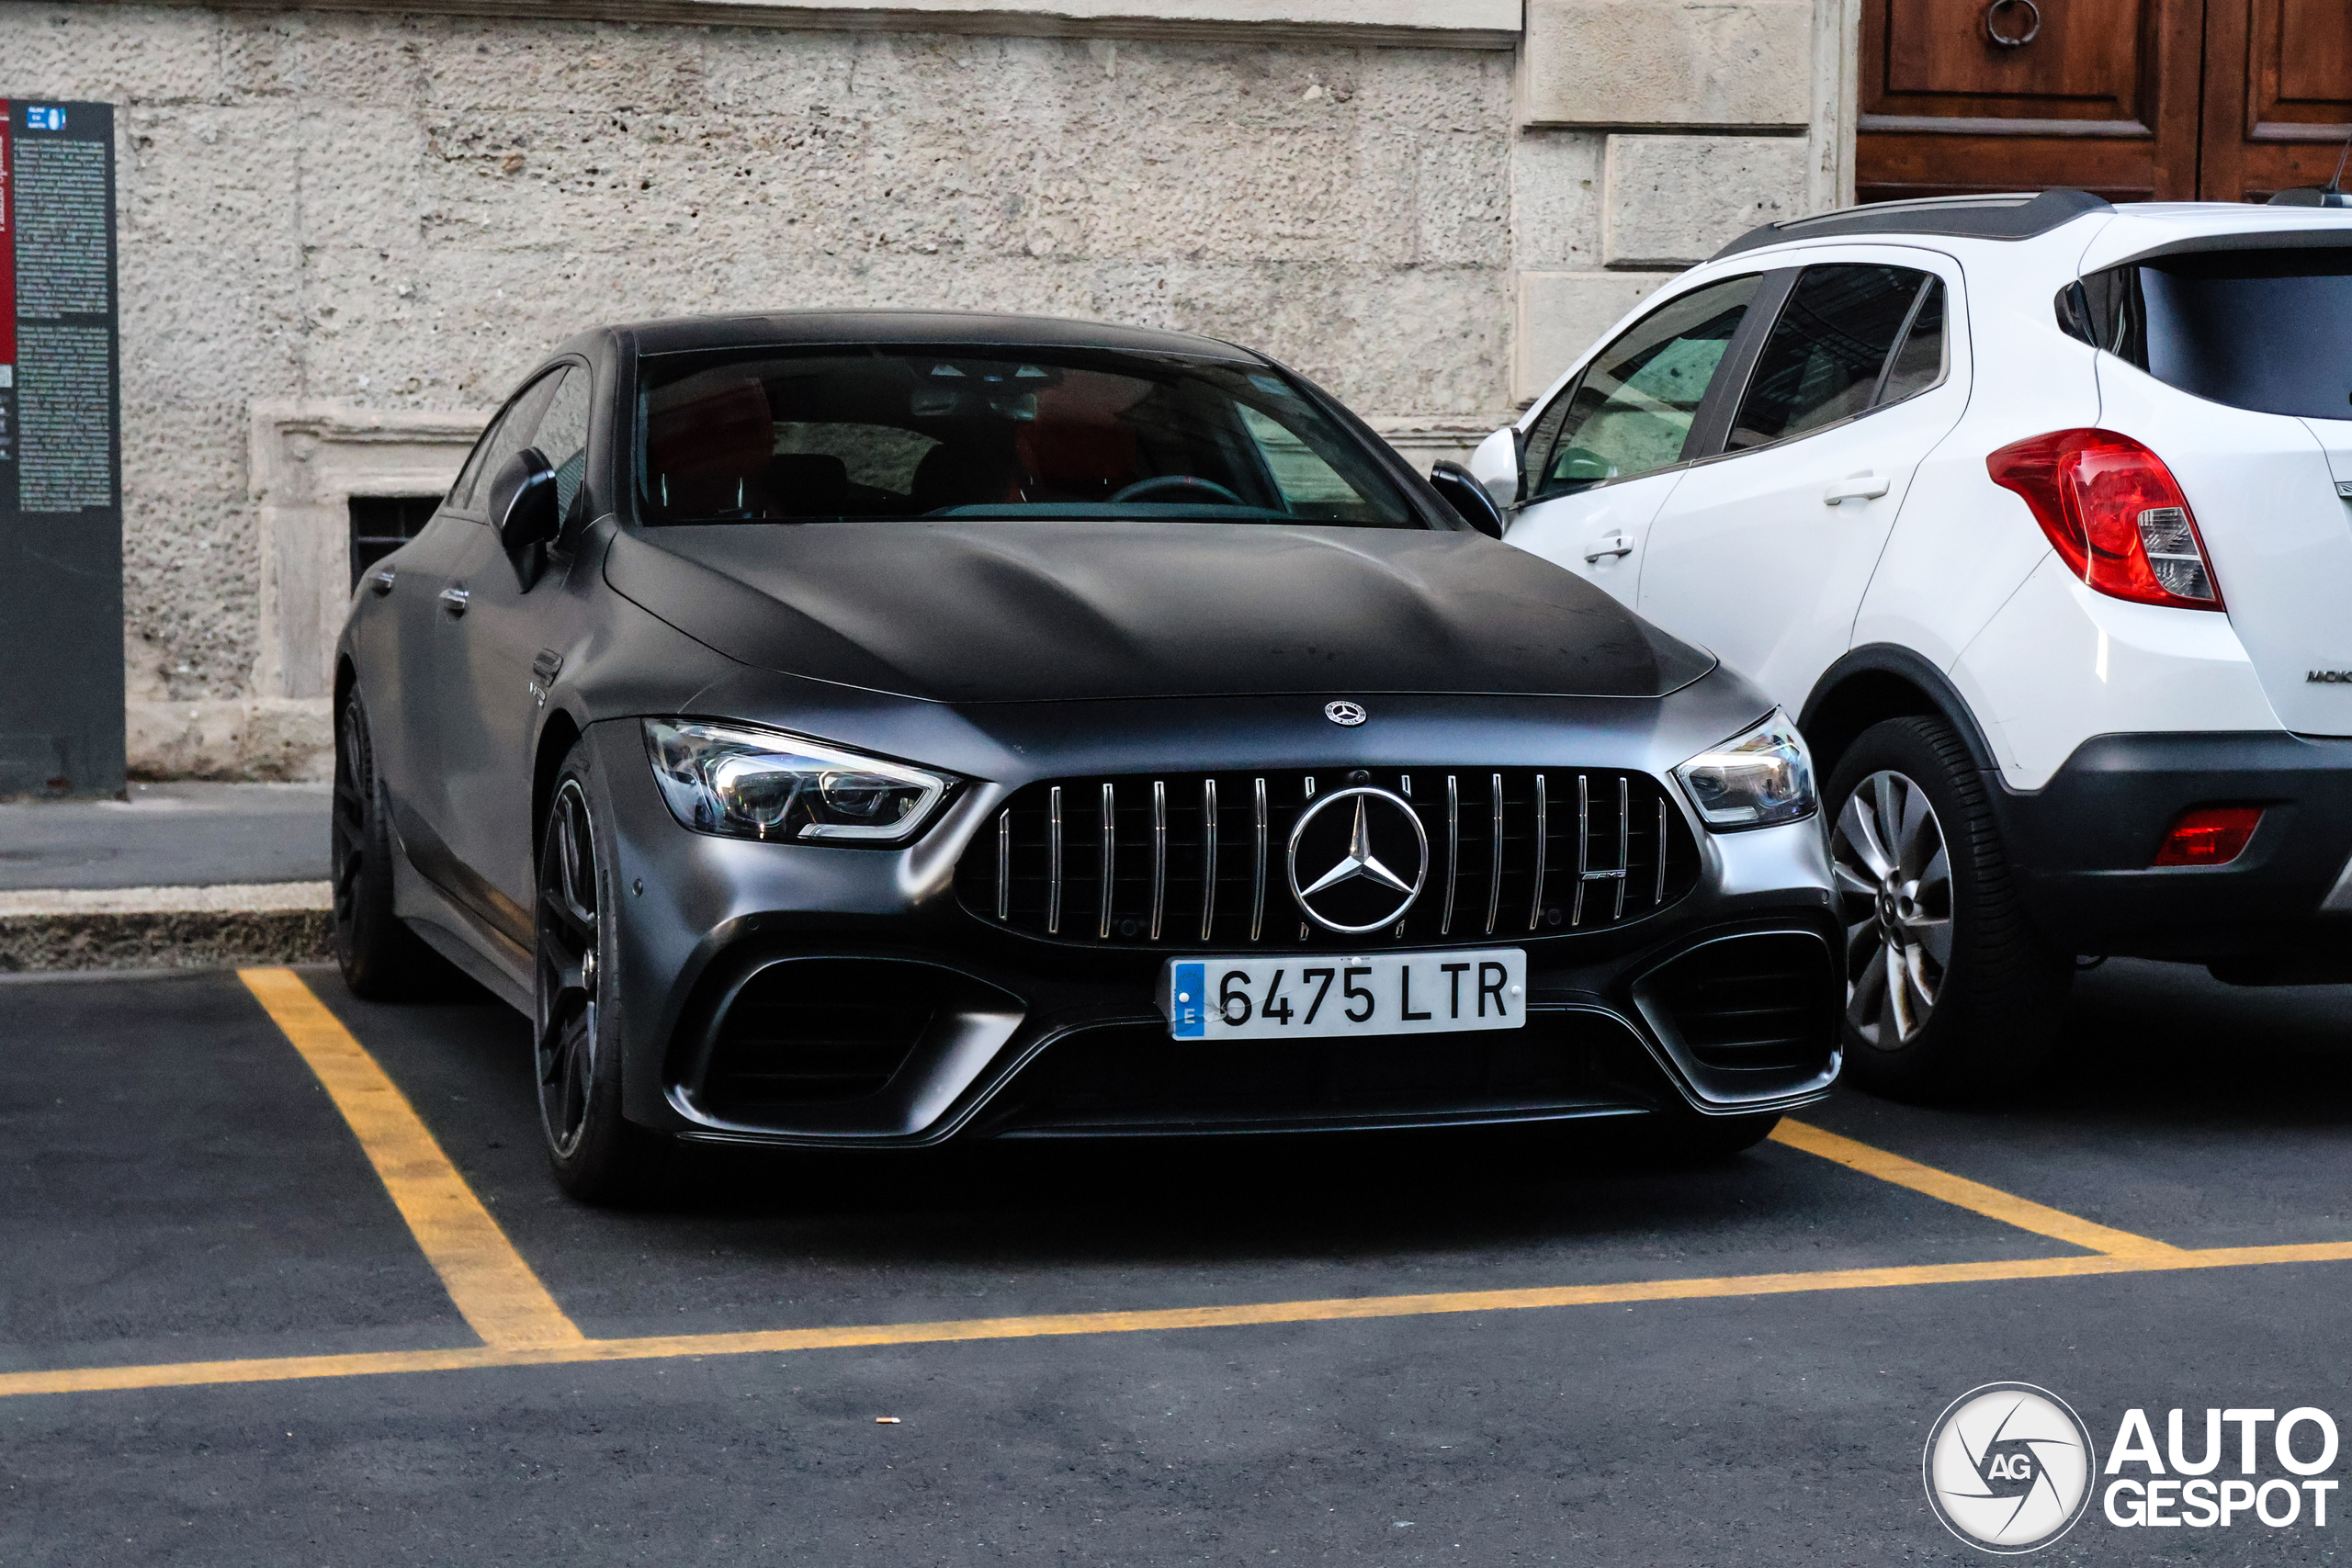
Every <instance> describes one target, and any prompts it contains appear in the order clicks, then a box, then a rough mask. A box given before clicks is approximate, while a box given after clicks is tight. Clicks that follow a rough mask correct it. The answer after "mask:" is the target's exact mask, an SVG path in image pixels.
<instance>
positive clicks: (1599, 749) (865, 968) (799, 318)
mask: <svg viewBox="0 0 2352 1568" xmlns="http://www.w3.org/2000/svg"><path fill="white" fill-rule="evenodd" d="M1499 531H1500V518H1499V516H1498V515H1497V514H1496V513H1494V511H1493V509H1492V503H1491V502H1489V501H1487V497H1486V494H1485V491H1483V490H1482V489H1481V488H1480V487H1478V486H1477V485H1476V483H1475V482H1473V481H1471V480H1470V479H1468V478H1467V476H1466V474H1464V473H1463V472H1462V471H1460V470H1458V469H1455V468H1452V467H1451V466H1450V465H1440V466H1439V468H1438V470H1437V472H1436V473H1435V474H1434V475H1433V476H1432V478H1431V479H1423V478H1421V477H1420V476H1419V475H1418V474H1416V473H1415V472H1414V471H1413V470H1412V469H1411V468H1408V467H1407V466H1406V465H1405V464H1404V463H1403V462H1402V460H1401V459H1399V458H1398V457H1397V455H1396V453H1395V452H1394V451H1392V450H1391V449H1390V448H1389V447H1388V446H1385V444H1384V443H1382V442H1381V441H1380V439H1379V438H1378V437H1377V436H1375V435H1374V434H1373V433H1372V432H1371V431H1370V430H1368V429H1367V428H1366V427H1365V426H1364V425H1363V423H1361V422H1359V421H1358V420H1356V419H1355V418H1354V417H1353V416H1352V415H1351V414H1350V413H1349V412H1347V411H1346V410H1345V409H1344V408H1342V407H1340V404H1339V403H1338V402H1336V401H1335V400H1332V399H1331V398H1330V397H1329V396H1328V395H1326V394H1325V393H1323V392H1322V391H1320V390H1318V389H1317V388H1315V387H1314V386H1312V385H1310V384H1309V383H1307V382H1306V381H1305V380H1302V379H1301V378H1298V377H1297V376H1295V375H1293V374H1292V373H1291V372H1289V371H1287V370H1285V369H1283V367H1281V366H1279V365H1276V364H1274V363H1272V361H1270V360H1268V359H1266V358H1264V357H1262V356H1261V355H1256V354H1253V353H1250V352H1248V351H1246V350H1243V349H1238V348H1235V347H1232V346H1230V345H1228V344H1222V343H1216V342H1211V341H1208V340H1205V339H1202V338H1196V337H1187V336H1182V335H1178V334H1174V333H1158V332H1143V331H1130V330H1125V329H1120V328H1114V327H1104V326H1092V325H1080V324H1076V323H1071V322H1066V321H1038V320H1027V319H1019V318H1012V317H994V316H959V315H928V314H916V313H910V312H844V313H818V312H808V313H786V314H777V315H767V316H737V317H729V318H724V319H706V320H692V321H662V322H655V323H650V324H643V325H637V326H622V327H613V328H607V329H605V330H601V331H596V332H591V333H583V334H582V335H581V336H579V337H576V338H574V339H572V340H571V341H570V342H569V343H566V344H563V346H562V347H561V348H560V349H559V350H558V351H557V352H556V354H555V355H553V357H551V358H550V359H549V360H548V362H547V363H546V365H545V366H543V367H541V368H540V369H539V370H538V371H537V372H536V373H534V374H533V375H532V376H531V378H529V380H527V381H526V382H525V383H524V385H523V387H522V389H521V390H519V391H518V392H516V393H515V396H514V398H513V399H512V400H509V401H508V403H507V404H506V406H505V408H504V409H503V411H502V412H500V413H499V415H498V417H497V418H496V419H495V420H493V421H492V423H491V425H490V427H489V429H488V431H487V432H486V433H485V434H483V436H482V438H481V444H480V446H477V447H476V448H475V450H474V452H473V455H472V456H471V457H469V459H468V460H467V463H466V465H465V468H464V471H463V472H462V473H461V474H460V475H459V476H458V480H457V483H456V484H455V486H454V487H452V489H451V490H450V491H449V494H448V497H447V501H446V502H444V503H443V504H442V505H441V507H440V509H439V510H438V512H437V513H435V515H434V517H433V520H432V522H431V523H430V524H429V525H427V526H426V527H425V528H424V531H423V532H422V533H420V534H419V535H418V536H416V537H415V538H414V539H413V540H411V541H410V542H409V543H408V544H406V545H405V546H403V547H401V548H400V549H399V550H397V551H396V552H395V553H393V554H392V555H390V556H389V557H387V558H383V559H382V560H381V561H379V562H377V563H374V564H372V565H370V566H368V568H367V569H366V570H365V572H364V575H363V577H362V580H361V581H360V582H359V584H358V585H357V589H356V593H355V596H354V600H353V604H352V610H351V615H350V619H349V622H348V624H347V625H346V626H345V630H344V632H343V636H342V638H341V642H340V645H339V648H338V652H337V656H336V666H335V672H334V693H335V701H336V714H337V723H338V739H339V742H340V745H339V761H338V771H337V774H336V790H335V813H334V868H335V869H334V886H335V930H336V937H337V943H338V948H339V951H340V954H341V959H342V966H343V972H344V976H345V979H346V980H347V981H348V982H349V983H350V985H351V986H352V987H353V988H354V989H355V990H356V991H357V992H359V993H360V994H362V995H365V996H375V997H386V996H393V995H398V994H400V993H401V992H403V991H405V990H411V989H413V988H415V987H418V986H420V985H421V984H422V982H423V979H424V976H426V975H428V974H429V973H430V972H431V971H433V970H435V968H437V967H438V960H436V959H435V956H434V954H435V953H438V954H439V955H440V959H445V960H447V961H448V962H451V963H454V964H457V965H458V967H459V968H461V969H463V970H464V971H466V972H467V973H469V974H470V975H471V976H474V977H475V979H477V980H478V981H480V982H481V984H482V985H484V986H486V987H489V988H490V989H491V990H492V991H493V992H495V993H496V994H497V995H499V996H501V997H503V998H505V999H506V1000H507V1001H508V1002H509V1003H511V1004H512V1005H514V1006H515V1008H517V1009H519V1010H523V1011H524V1012H525V1013H526V1014H527V1015H528V1016H529V1017H530V1019H531V1020H532V1021H533V1026H534V1030H535V1036H534V1037H535V1040H536V1043H537V1063H536V1073H537V1084H538V1096H539V1103H540V1107H541V1111H542V1119H543V1122H544V1125H545V1130H546V1134H547V1143H548V1153H549V1156H550V1157H551V1159H552V1161H553V1165H554V1169H555V1174H556V1176H557V1179H559V1180H560V1182H561V1183H562V1185H563V1186H564V1187H565V1188H567V1189H568V1190H571V1191H572V1192H574V1193H576V1194H579V1195H581V1196H583V1197H587V1198H591V1199H605V1198H611V1197H616V1196H618V1195H621V1194H624V1193H626V1192H627V1191H628V1190H631V1189H632V1188H634V1187H635V1186H637V1185H638V1184H639V1182H640V1181H641V1180H642V1179H644V1177H645V1175H646V1173H647V1171H648V1169H649V1167H650V1162H651V1159H652V1157H653V1156H659V1155H661V1154H662V1151H663V1146H664V1145H666V1144H668V1143H670V1142H671V1141H673V1140H695V1141H703V1142H709V1143H725V1144H739V1145H743V1144H750V1145H802V1146H807V1145H858V1146H865V1147H876V1148H882V1147H915V1146H921V1145H934V1144H940V1143H942V1142H944V1141H947V1140H951V1139H952V1140H959V1141H960V1140H972V1139H989V1138H1057V1137H1107V1136H1118V1135H1136V1134H1236V1133H1268V1132H1281V1133H1304V1132H1317V1131H1338V1130H1342V1129H1367V1128H1412V1127H1435V1126H1447V1125H1461V1124H1468V1123H1501V1122H1578V1121H1581V1122H1608V1123H1611V1124H1613V1125H1616V1126H1618V1127H1620V1128H1621V1129H1623V1135H1624V1136H1625V1137H1626V1138H1628V1139H1630V1140H1631V1141H1632V1142H1633V1143H1634V1145H1641V1144H1643V1143H1645V1142H1654V1143H1655V1144H1656V1145H1657V1146H1659V1147H1660V1148H1663V1149H1672V1150H1674V1151H1676V1152H1678V1153H1682V1154H1690V1153H1693V1152H1698V1153H1705V1152H1713V1151H1722V1150H1728V1149H1733V1148H1738V1147H1744V1146H1746V1145H1749V1144H1752V1143H1753V1142H1755V1141H1756V1140H1757V1139H1758V1138H1760V1137H1762V1136H1763V1135H1764V1134H1765V1133H1767V1132H1768V1131H1770V1128H1771V1126H1772V1123H1773V1122H1774V1120H1775V1118H1776V1117H1777V1116H1778V1115H1779V1113H1780V1112H1781V1111H1784V1110H1786V1109H1789V1108H1791V1107H1793V1106H1796V1105H1800V1104H1803V1103H1805V1102H1806V1101H1808V1100H1814V1099H1816V1098H1818V1097H1819V1096H1821V1095H1822V1094H1824V1093H1825V1092H1826V1091H1827V1089H1828V1088H1829V1086H1830V1084H1831V1082H1832V1080H1833V1079H1834V1077H1836V1075H1837V1072H1838V1064H1839V1056H1838V1019H1839V1016H1840V1012H1841V1010H1842V1008H1843V1004H1844V989H1843V985H1842V980H1841V975H1842V969H1841V966H1840V963H1839V951H1840V950H1839V944H1840V943H1841V942H1842V940H1843V936H1842V931H1841V929H1840V928H1839V926H1838V924H1837V920H1836V916H1835V913H1834V907H1833V906H1834V898H1833V894H1832V886H1831V881H1830V872H1829V866H1828V863H1827V857H1826V852H1825V848H1824V839H1823V834H1822V830H1821V826H1820V823H1819V821H1818V819H1817V817H1816V815H1815V793H1814V781H1813V778H1812V773H1811V764H1810V762H1809V761H1808V760H1807V757H1806V754H1805V750H1804V743H1803V741H1802V740H1800V739H1799V738H1798V736H1797V734H1796V733H1795V731H1794V729H1793V728H1792V726H1791V725H1790V723H1789V721H1788V719H1787V718H1786V716H1783V715H1782V714H1781V713H1779V712H1777V711H1775V709H1774V708H1773V706H1772V704H1771V702H1770V700H1769V699H1768V698H1766V697H1765V696H1763V695H1762V694H1760V693H1759V692H1758V690H1757V688H1756V687H1754V686H1753V685H1750V684H1749V683H1748V682H1747V681H1746V680H1744V679H1742V678H1740V677H1739V676H1737V675H1736V674H1734V673H1732V672H1731V671H1727V670H1724V669H1723V668H1722V667H1720V666H1719V665H1718V664H1717V663H1716V661H1715V660H1713V658H1712V657H1711V656H1709V655H1708V654H1706V653H1704V652H1702V651H1700V650H1698V649H1693V648H1691V647H1689V646H1686V645H1684V644H1682V643H1679V642H1677V641H1675V640H1674V639H1672V638H1671V637H1667V636H1665V635H1663V634H1661V633H1659V632H1657V630H1655V629H1653V628H1652V627H1650V626H1647V625H1645V623H1644V622H1643V621H1641V620H1640V619H1639V618H1638V617H1636V616H1635V615H1633V614H1632V613H1631V612H1630V611H1628V610H1626V609H1625V608H1624V607H1623V606H1622V605H1621V604H1618V603H1617V602H1616V601H1615V600H1613V599H1611V597H1610V596H1609V595H1608V594H1607V593H1605V592H1602V591H1601V590H1600V589H1598V588H1595V587H1593V586H1592V585H1591V584H1590V583H1589V582H1587V581H1584V580H1582V579H1581V578H1578V577H1577V576H1575V575H1574V574H1572V573H1570V572H1567V571H1565V570H1561V569H1560V568H1558V567H1556V566H1553V565H1550V564H1548V563H1546V562H1544V561H1542V560H1539V559H1537V558H1534V557H1532V556H1530V555H1528V554H1527V553H1526V552H1524V551H1522V550H1515V549H1512V548H1510V547H1507V546H1505V545H1503V544H1502V543H1500V542H1499V540H1498V539H1497V538H1495V537H1492V536H1491V535H1494V534H1498V533H1499ZM1894 826H1895V827H1896V828H1899V825H1894ZM1891 830H1893V829H1891Z"/></svg>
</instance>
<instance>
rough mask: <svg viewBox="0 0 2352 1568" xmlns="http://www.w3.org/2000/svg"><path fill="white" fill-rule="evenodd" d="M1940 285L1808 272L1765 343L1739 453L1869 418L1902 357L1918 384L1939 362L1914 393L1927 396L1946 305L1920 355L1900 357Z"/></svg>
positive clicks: (1893, 273) (1745, 401) (1849, 270)
mask: <svg viewBox="0 0 2352 1568" xmlns="http://www.w3.org/2000/svg"><path fill="white" fill-rule="evenodd" d="M1936 288H1937V280H1936V278H1935V277H1934V276H1932V275H1931V274H1928V273H1924V272H1918V271H1916V270H1914V269H1912V268H1910V267H1901V266H1881V265H1853V264H1847V263H1838V264H1834V265H1826V266H1809V267H1807V268H1805V269H1804V272H1802V273H1800V274H1799V275H1798V276H1797V282H1796V287H1795V288H1793V289H1792V290H1791V291H1790V293H1789V299H1788V303H1787V304H1786V305H1785V306H1783V307H1782V308H1781V317H1780V320H1779V321H1775V322H1773V323H1772V332H1771V335H1770V337H1768V338H1766V339H1765V340H1764V352H1763V354H1762V355H1760V356H1759V357H1758V360H1757V362H1756V371H1755V374H1754V375H1753V376H1752V377H1751V378H1749V380H1748V383H1747V396H1746V397H1744V398H1742V399H1741V400H1740V405H1739V412H1738V415H1737V416H1736V418H1734V419H1733V421H1732V429H1731V439H1730V441H1729V443H1728V446H1729V447H1730V449H1731V450H1733V451H1735V452H1736V451H1740V450H1743V449H1745V448H1747V447H1750V446H1764V445H1765V444H1766V443H1768V442H1773V441H1781V440H1786V439H1787V438H1788V437H1790V436H1792V435H1801V434H1804V432H1806V431H1808V430H1817V429H1820V428H1821V427H1822V426H1824V425H1829V424H1835V423H1838V421H1840V420H1845V419H1850V418H1852V417H1853V416H1854V415H1856V414H1859V413H1863V412H1867V411H1869V410H1870V409H1871V408H1872V407H1874V406H1875V405H1876V403H1877V402H1878V401H1879V400H1880V394H1881V391H1882V389H1883V388H1884V387H1885V386H1886V384H1887V382H1888V381H1889V379H1890V372H1891V370H1892V369H1893V368H1894V363H1895V361H1896V360H1897V359H1898V357H1903V358H1904V360H1905V375H1906V376H1907V377H1908V378H1909V379H1910V380H1912V381H1914V382H1916V381H1917V378H1918V372H1919V367H1920V365H1921V364H1922V363H1926V362H1928V356H1929V355H1932V366H1933V369H1932V372H1931V374H1930V380H1929V381H1928V383H1925V384H1920V385H1915V386H1913V388H1912V390H1914V391H1922V390H1925V389H1926V386H1927V385H1931V384H1932V381H1933V378H1936V377H1940V376H1941V374H1942V372H1943V336H1942V321H1943V316H1942V311H1941V309H1940V306H1939V309H1938V310H1937V312H1936V315H1935V318H1934V321H1933V323H1932V325H1931V326H1930V327H1929V328H1928V332H1927V333H1926V334H1924V335H1922V336H1921V337H1920V338H1919V340H1918V344H1919V348H1918V354H1917V356H1916V357H1910V356H1907V355H1906V356H1898V355H1897V354H1896V350H1897V348H1898V346H1902V345H1904V344H1905V343H1906V339H1905V328H1906V327H1913V326H1916V324H1917V323H1915V321H1914V317H1915V316H1916V315H1918V314H1920V313H1921V307H1923V306H1924V305H1925V304H1926V303H1927V300H1926V299H1924V298H1923V296H1924V295H1925V294H1927V293H1928V292H1930V291H1933V290H1935V289H1936ZM1901 395H1903V396H1906V397H1907V396H1909V395H1910V394H1909V393H1907V392H1906V393H1903V394H1901Z"/></svg>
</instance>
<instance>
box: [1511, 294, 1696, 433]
mask: <svg viewBox="0 0 2352 1568" xmlns="http://www.w3.org/2000/svg"><path fill="white" fill-rule="evenodd" d="M1671 276H1672V275H1671V274H1667V273H1653V274H1650V275H1648V276H1643V275H1641V274H1638V273H1628V272H1582V273H1577V272H1526V273H1521V274H1520V277H1519V333H1518V336H1519V356H1518V357H1519V364H1518V371H1519V375H1518V382H1517V386H1516V388H1515V389H1514V396H1515V399H1516V400H1517V401H1518V402H1520V403H1521V404H1522V405H1524V404H1525V403H1527V402H1528V401H1529V400H1532V399H1533V398H1536V397H1538V396H1541V395H1542V393H1543V392H1544V389H1546V388H1548V387H1549V386H1551V384H1552V382H1553V381H1554V380H1555V378H1557V377H1558V376H1559V375H1560V373H1561V372H1562V371H1564V370H1566V368H1567V367H1569V366H1571V365H1573V364H1575V363H1576V362H1577V360H1578V359H1580V358H1582V357H1583V355H1584V353H1585V351H1586V350H1587V349H1589V348H1590V347H1592V346H1593V344H1596V343H1598V342H1600V337H1601V334H1602V333H1606V332H1607V331H1608V330H1609V329H1610V328H1611V327H1612V326H1614V325H1616V324H1617V321H1618V320H1619V318H1621V317H1623V315H1624V314H1625V312H1627V311H1628V310H1632V309H1633V308H1634V306H1635V305H1636V304H1638V303H1640V301H1641V299H1642V298H1643V296H1645V295H1646V294H1649V293H1652V292H1653V291H1655V290H1656V289H1657V287H1658V286H1659V285H1660V284H1662V283H1666V282H1668V281H1670V279H1671Z"/></svg>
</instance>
